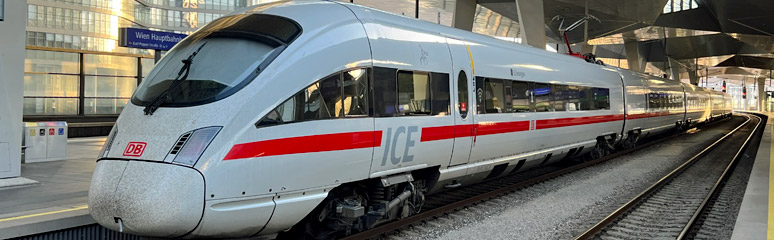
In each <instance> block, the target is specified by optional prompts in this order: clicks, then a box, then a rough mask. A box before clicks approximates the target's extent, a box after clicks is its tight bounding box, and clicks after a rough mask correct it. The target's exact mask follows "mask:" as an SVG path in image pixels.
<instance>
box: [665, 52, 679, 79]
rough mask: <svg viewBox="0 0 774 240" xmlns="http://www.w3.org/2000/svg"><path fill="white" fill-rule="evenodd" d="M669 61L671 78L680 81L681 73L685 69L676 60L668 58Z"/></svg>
mask: <svg viewBox="0 0 774 240" xmlns="http://www.w3.org/2000/svg"><path fill="white" fill-rule="evenodd" d="M667 59H668V60H669V78H671V79H672V80H676V81H680V72H682V70H683V69H682V68H683V67H682V66H681V65H680V63H678V62H677V60H674V59H672V58H671V57H667Z"/></svg>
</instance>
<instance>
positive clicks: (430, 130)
mask: <svg viewBox="0 0 774 240" xmlns="http://www.w3.org/2000/svg"><path fill="white" fill-rule="evenodd" d="M473 129H475V124H463V125H454V126H440V127H426V128H422V137H421V138H420V139H419V141H421V142H428V141H437V140H444V139H451V138H458V137H470V136H473Z"/></svg>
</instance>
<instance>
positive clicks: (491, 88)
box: [484, 78, 505, 113]
mask: <svg viewBox="0 0 774 240" xmlns="http://www.w3.org/2000/svg"><path fill="white" fill-rule="evenodd" d="M484 86H485V90H484V92H485V94H486V96H485V101H484V104H485V108H486V113H501V112H503V109H504V108H505V104H504V102H505V97H503V95H504V94H503V93H504V92H505V90H504V88H503V80H500V79H492V78H487V79H486V80H484Z"/></svg>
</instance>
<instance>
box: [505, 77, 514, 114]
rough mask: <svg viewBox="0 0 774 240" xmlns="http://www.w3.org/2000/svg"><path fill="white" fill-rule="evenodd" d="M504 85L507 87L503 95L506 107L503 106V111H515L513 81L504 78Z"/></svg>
mask: <svg viewBox="0 0 774 240" xmlns="http://www.w3.org/2000/svg"><path fill="white" fill-rule="evenodd" d="M503 87H504V88H505V95H503V98H504V99H503V103H504V104H505V107H504V108H503V112H504V113H509V112H513V106H512V105H513V88H512V87H511V81H510V80H503Z"/></svg>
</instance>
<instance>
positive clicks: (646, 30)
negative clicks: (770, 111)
mask: <svg viewBox="0 0 774 240" xmlns="http://www.w3.org/2000/svg"><path fill="white" fill-rule="evenodd" d="M674 1H677V2H680V3H683V2H682V1H681V0H674ZM683 1H689V0H683ZM667 3H673V2H672V1H670V0H626V1H621V0H588V1H587V0H543V6H544V11H545V22H546V28H547V36H548V37H549V38H555V39H554V40H559V41H561V39H556V38H558V36H560V34H559V32H558V30H557V29H558V27H559V21H557V20H556V19H555V18H554V17H555V16H561V17H564V18H565V19H567V20H566V22H565V26H566V25H567V24H569V23H572V22H574V21H575V20H577V19H580V18H582V17H583V16H585V9H586V5H587V4H588V9H589V14H590V15H593V16H594V17H596V18H598V19H599V20H600V21H601V22H597V21H593V20H592V21H589V30H588V37H589V41H588V43H589V44H592V45H597V51H596V53H597V55H598V57H603V58H614V59H626V52H625V51H624V47H623V44H624V41H625V40H626V41H631V40H636V41H637V42H638V47H639V48H640V52H643V53H645V54H643V55H646V56H643V57H645V59H647V61H648V63H649V65H651V66H653V67H656V68H658V69H661V70H665V69H666V66H668V64H666V62H667V58H672V59H674V60H677V61H678V62H679V63H680V64H681V65H683V67H684V68H685V69H688V70H690V71H693V70H697V69H698V70H705V71H700V72H704V73H703V74H702V73H700V75H704V74H707V73H709V72H710V71H709V70H708V68H712V69H715V68H732V70H730V71H726V70H722V71H717V70H714V71H713V72H715V73H725V72H732V73H739V74H750V75H758V76H761V75H768V74H769V69H774V11H771V10H772V9H774V1H772V0H744V1H741V0H694V1H693V2H692V3H690V4H692V5H693V4H697V5H698V7H696V6H693V7H691V8H690V9H688V8H686V10H682V11H674V12H671V13H664V12H665V5H666V4H667ZM478 4H480V5H481V6H483V7H486V8H488V9H491V10H492V11H495V12H497V13H499V14H501V15H503V16H505V17H507V18H510V19H514V20H517V19H518V13H517V10H516V6H515V4H514V1H513V0H478ZM685 4H686V5H687V4H688V2H685ZM567 36H568V39H569V40H570V42H571V43H583V42H584V32H583V28H582V27H581V28H578V29H576V30H575V31H571V32H568V33H567ZM738 69H744V70H742V71H739V70H738Z"/></svg>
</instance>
